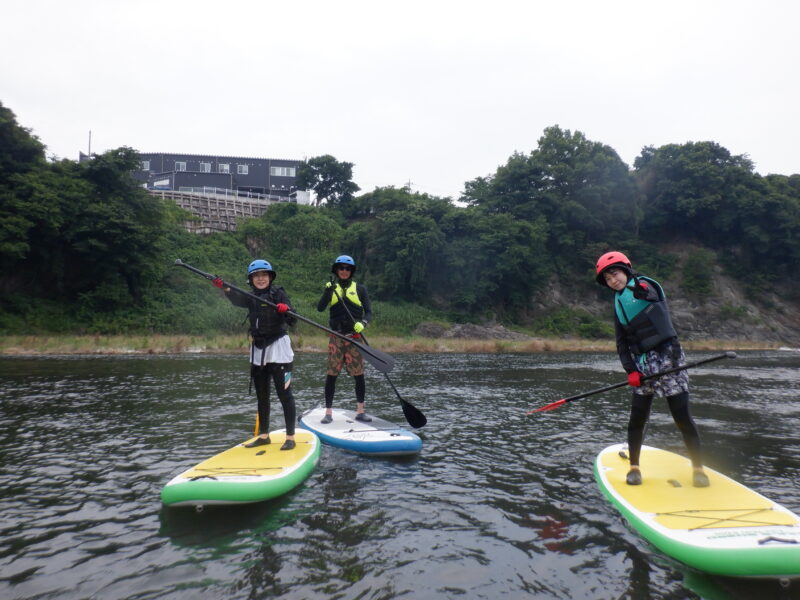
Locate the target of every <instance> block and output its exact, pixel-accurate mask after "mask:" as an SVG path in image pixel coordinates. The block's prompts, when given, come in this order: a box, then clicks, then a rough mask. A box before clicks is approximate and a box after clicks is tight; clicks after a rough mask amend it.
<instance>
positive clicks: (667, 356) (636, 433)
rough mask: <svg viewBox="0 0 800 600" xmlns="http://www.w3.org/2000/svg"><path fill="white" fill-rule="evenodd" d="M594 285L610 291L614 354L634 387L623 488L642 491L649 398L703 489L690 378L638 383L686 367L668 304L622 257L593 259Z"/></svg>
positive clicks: (679, 376) (705, 479)
mask: <svg viewBox="0 0 800 600" xmlns="http://www.w3.org/2000/svg"><path fill="white" fill-rule="evenodd" d="M595 273H596V281H597V283H599V284H600V285H602V286H605V287H608V288H610V289H611V290H613V291H614V330H615V334H616V341H617V353H618V354H619V360H620V362H621V363H622V367H623V368H624V369H625V371H626V372H627V373H628V384H629V385H630V386H632V387H633V399H632V401H631V414H630V418H629V421H628V451H629V453H630V471H628V474H627V476H626V481H627V483H628V485H641V483H642V474H641V471H640V469H639V456H640V453H641V448H642V442H643V441H644V432H645V426H646V425H647V420H648V418H649V417H650V408H651V406H652V404H653V398H654V397H659V398H666V399H667V403H668V404H669V410H670V412H671V413H672V418H673V420H674V421H675V424H676V425H677V426H678V429H679V430H680V432H681V435H682V436H683V441H684V443H685V444H686V448H687V450H688V451H689V456H690V458H691V460H692V467H693V469H694V470H693V474H692V482H693V484H694V486H695V487H707V486H708V476H707V475H706V474H705V472H704V471H703V459H702V451H701V444H700V434H699V433H698V431H697V426H696V425H695V423H694V420H693V419H692V415H691V412H690V410H689V375H688V372H687V371H686V370H685V369H684V370H682V371H677V372H675V373H670V374H669V375H664V376H663V377H656V378H654V379H650V380H647V381H641V377H642V376H643V375H652V374H654V373H660V372H661V371H666V370H667V369H671V368H674V367H678V366H681V365H683V364H685V363H686V358H685V356H684V354H683V349H682V348H681V344H680V342H679V341H678V334H677V333H676V332H675V328H674V327H673V325H672V319H671V317H670V313H669V307H668V306H667V298H666V296H665V295H664V290H663V289H662V288H661V285H659V283H658V282H657V281H655V280H654V279H650V278H649V277H645V276H643V275H641V274H639V273H636V272H634V270H633V267H632V265H631V261H630V260H628V257H627V256H625V255H624V254H623V253H622V252H616V251H614V252H606V253H605V254H603V255H602V256H601V257H600V258H598V259H597V264H596V265H595Z"/></svg>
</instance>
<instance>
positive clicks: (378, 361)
mask: <svg viewBox="0 0 800 600" xmlns="http://www.w3.org/2000/svg"><path fill="white" fill-rule="evenodd" d="M356 345H357V346H358V349H359V350H360V351H361V355H362V356H363V357H364V360H366V361H367V362H368V363H369V364H371V365H372V366H373V367H375V368H376V369H377V370H378V371H380V372H381V373H389V372H390V371H391V370H392V369H394V357H393V356H391V355H390V354H386V352H381V351H380V350H376V349H375V348H373V347H372V346H367V345H365V344H359V343H358V342H356Z"/></svg>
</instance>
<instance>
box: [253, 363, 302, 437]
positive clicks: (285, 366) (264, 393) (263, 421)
mask: <svg viewBox="0 0 800 600" xmlns="http://www.w3.org/2000/svg"><path fill="white" fill-rule="evenodd" d="M250 376H251V377H252V378H253V384H254V385H255V388H256V398H258V433H269V380H270V376H271V377H272V382H273V383H274V384H275V390H276V391H277V392H278V400H280V401H281V406H282V407H283V420H284V421H285V423H286V435H294V422H295V419H296V418H297V409H296V408H295V405H294V396H293V395H292V387H291V378H292V363H267V364H266V365H264V366H263V367H257V366H256V365H252V367H251V369H250Z"/></svg>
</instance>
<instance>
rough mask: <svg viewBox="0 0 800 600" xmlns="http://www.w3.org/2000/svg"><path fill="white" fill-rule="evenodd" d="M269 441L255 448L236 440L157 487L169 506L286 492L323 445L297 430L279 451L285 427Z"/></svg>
mask: <svg viewBox="0 0 800 600" xmlns="http://www.w3.org/2000/svg"><path fill="white" fill-rule="evenodd" d="M269 435H270V439H271V440H272V443H270V444H268V445H265V446H256V447H255V448H245V446H244V444H245V443H248V442H250V441H252V440H253V439H255V438H251V439H250V440H246V441H245V442H243V443H241V444H237V445H236V446H234V447H233V448H230V449H228V450H225V451H224V452H221V453H219V454H217V455H215V456H212V457H211V458H209V459H207V460H204V461H203V462H201V463H199V464H198V465H196V466H194V467H192V468H191V469H188V470H187V471H184V472H183V473H181V474H179V475H177V476H175V477H174V478H173V479H171V480H170V481H169V482H168V483H167V484H166V485H165V486H164V489H163V490H162V491H161V501H162V502H163V503H164V504H166V505H169V506H203V505H207V504H245V503H251V502H261V501H263V500H269V499H270V498H275V497H276V496H280V495H282V494H285V493H286V492H288V491H289V490H292V489H294V488H295V487H297V486H298V485H300V484H301V483H302V482H303V481H305V480H306V478H307V477H308V476H309V475H311V472H312V471H313V470H314V467H315V466H316V464H317V462H318V461H319V455H320V448H321V443H320V441H319V438H318V437H317V436H316V435H314V434H313V433H311V432H310V431H305V430H302V429H300V430H298V431H297V432H296V433H295V443H296V446H295V447H294V449H292V450H281V449H280V447H281V445H282V444H283V442H284V440H285V439H286V431H285V430H284V429H281V430H278V431H272V432H270V434H269Z"/></svg>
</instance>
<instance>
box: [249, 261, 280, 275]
mask: <svg viewBox="0 0 800 600" xmlns="http://www.w3.org/2000/svg"><path fill="white" fill-rule="evenodd" d="M259 271H266V272H267V273H269V275H270V277H271V278H272V279H275V278H276V277H277V274H276V273H275V269H273V268H272V265H271V264H269V263H268V262H267V261H265V260H262V259H260V258H259V259H256V260H254V261H253V262H251V263H250V265H249V266H248V267H247V279H250V278H251V277H252V276H253V273H258V272H259Z"/></svg>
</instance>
